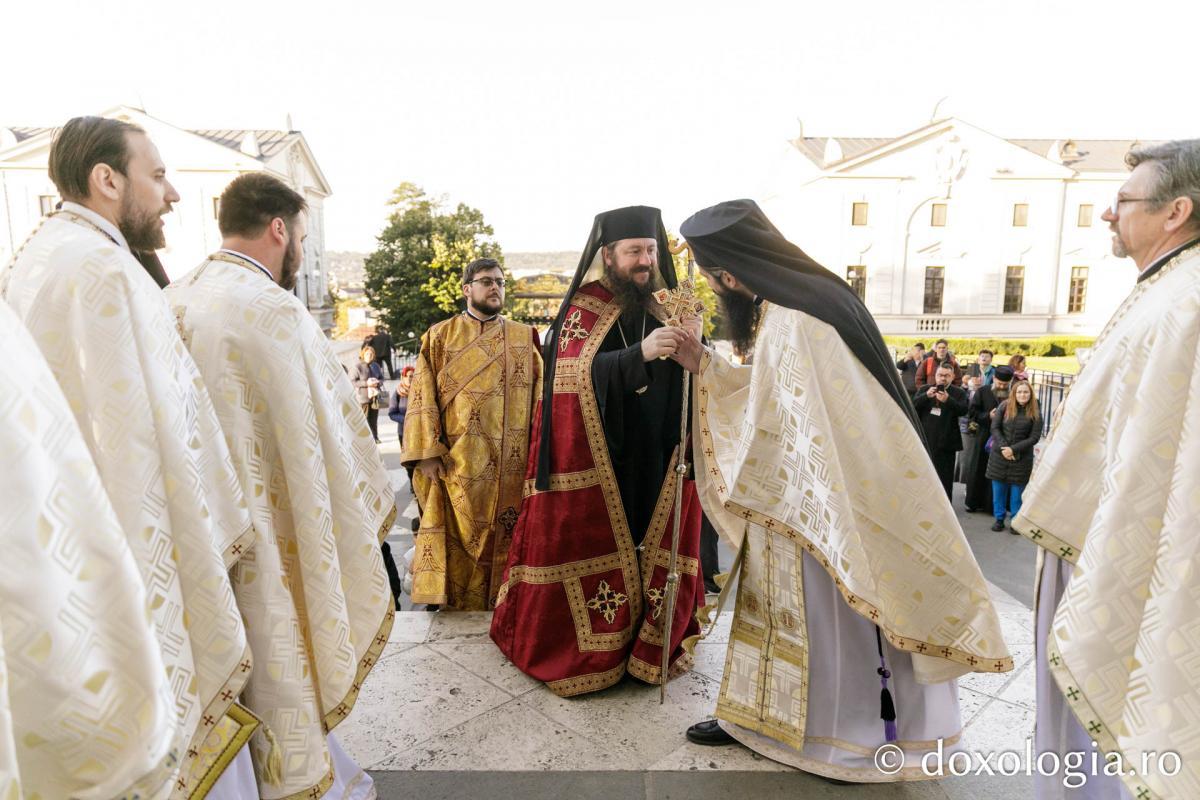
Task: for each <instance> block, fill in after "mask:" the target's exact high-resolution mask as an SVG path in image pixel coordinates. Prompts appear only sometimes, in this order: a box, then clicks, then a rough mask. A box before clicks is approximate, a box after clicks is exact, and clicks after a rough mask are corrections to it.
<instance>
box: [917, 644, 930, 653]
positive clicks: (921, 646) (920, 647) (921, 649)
mask: <svg viewBox="0 0 1200 800" xmlns="http://www.w3.org/2000/svg"><path fill="white" fill-rule="evenodd" d="M927 649H928V648H927V647H926V646H925V643H924V642H921V643H920V644H919V645H917V652H918V653H924V652H925V651H926V650H927Z"/></svg>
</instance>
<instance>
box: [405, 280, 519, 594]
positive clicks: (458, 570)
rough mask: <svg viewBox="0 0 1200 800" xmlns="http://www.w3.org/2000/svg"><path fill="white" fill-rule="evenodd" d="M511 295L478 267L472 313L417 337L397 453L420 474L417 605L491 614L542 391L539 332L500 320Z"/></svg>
mask: <svg viewBox="0 0 1200 800" xmlns="http://www.w3.org/2000/svg"><path fill="white" fill-rule="evenodd" d="M504 285H505V280H504V270H503V269H502V268H501V267H500V264H499V262H497V261H496V260H495V259H491V258H478V259H476V260H474V261H472V262H471V263H470V264H468V265H467V267H466V269H465V270H464V271H463V279H462V292H463V297H464V298H465V299H466V304H467V308H466V311H464V312H463V313H461V314H459V315H458V316H456V317H452V318H451V319H448V320H445V321H443V322H439V323H438V324H436V325H434V326H433V327H432V328H430V329H429V330H428V331H426V333H425V335H424V336H422V337H421V352H420V355H419V356H418V358H417V366H416V371H415V372H414V373H413V379H412V388H411V389H410V390H409V395H408V411H407V413H406V414H405V421H404V445H403V449H402V450H401V453H400V459H401V461H402V462H403V463H404V466H406V467H410V466H415V467H416V468H417V469H416V471H415V472H414V473H413V489H414V491H415V493H416V496H417V499H418V500H419V501H420V504H421V512H422V513H421V526H420V529H419V530H418V531H417V535H416V543H415V547H416V552H415V553H414V556H413V561H412V582H413V588H412V600H413V602H414V603H425V604H427V605H428V606H431V607H433V606H436V607H445V608H447V609H457V610H462V611H482V610H486V609H490V608H493V607H494V606H495V604H496V592H497V591H498V590H499V588H500V578H501V574H502V573H503V572H504V565H505V563H506V562H507V560H508V547H509V543H510V542H511V541H512V530H513V527H514V526H515V525H516V522H517V512H518V510H519V509H520V507H521V493H522V490H523V488H524V483H525V463H526V460H527V458H528V455H529V424H530V420H531V419H532V417H533V406H534V403H535V402H536V399H537V397H538V394H539V392H541V381H542V358H541V355H540V353H539V350H540V344H539V342H538V335H537V331H536V330H535V329H534V328H532V327H531V326H529V325H523V324H521V323H519V322H513V321H512V320H510V319H506V318H504V317H503V316H501V315H500V311H501V309H502V308H503V307H504Z"/></svg>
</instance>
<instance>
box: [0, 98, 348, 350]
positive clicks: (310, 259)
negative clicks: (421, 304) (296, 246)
mask: <svg viewBox="0 0 1200 800" xmlns="http://www.w3.org/2000/svg"><path fill="white" fill-rule="evenodd" d="M103 116H105V117H113V118H116V119H121V120H125V121H127V122H131V123H133V124H135V125H138V126H140V127H141V128H143V129H145V130H146V132H147V133H148V134H149V136H150V138H151V139H152V140H153V141H154V144H155V145H156V146H157V147H158V150H159V153H160V154H161V155H162V158H163V163H165V164H166V165H167V176H168V178H169V179H170V181H171V183H172V184H174V186H175V188H176V189H177V190H178V191H179V196H180V201H179V202H178V203H177V204H176V205H175V207H174V209H173V211H172V212H171V213H170V214H168V215H167V216H166V217H165V218H164V220H165V223H166V228H165V235H166V240H167V246H166V247H165V248H164V249H162V250H160V251H159V256H160V258H161V259H162V262H163V266H164V267H165V268H166V271H167V275H168V276H170V277H171V278H177V277H179V276H181V275H183V274H185V273H186V272H188V271H189V270H190V269H192V268H193V267H195V266H196V265H197V264H199V263H200V262H201V261H202V260H203V259H204V257H205V256H206V255H208V254H209V253H212V252H213V251H214V250H216V249H217V248H218V247H220V245H221V234H220V231H219V230H218V229H217V210H218V199H219V198H220V196H221V192H223V191H224V189H225V187H226V186H227V185H229V182H230V181H232V180H233V179H234V178H236V177H237V176H239V175H243V174H245V173H247V172H267V173H269V174H271V175H274V176H275V177H277V178H280V179H281V180H283V181H284V182H286V183H287V184H288V185H289V186H291V187H292V188H293V189H295V190H296V191H298V192H299V193H300V194H302V195H303V196H304V198H305V200H307V201H308V206H309V212H308V239H307V241H306V243H305V248H304V265H303V267H302V268H301V270H300V272H299V273H298V275H297V279H296V289H295V293H296V295H297V296H298V297H299V298H300V299H301V300H303V301H304V302H305V304H306V305H307V306H308V308H309V310H310V311H311V312H312V314H313V316H314V317H315V318H316V319H317V322H318V323H319V324H320V325H321V327H322V329H323V330H325V331H326V332H327V333H328V331H329V330H330V329H331V328H332V327H333V308H332V305H331V303H330V301H329V286H328V277H327V267H326V263H325V262H326V258H325V219H324V213H323V207H324V201H325V198H327V197H329V195H330V188H329V184H328V182H327V181H326V180H325V176H324V175H322V173H321V170H320V167H319V166H317V162H316V159H315V158H314V157H313V154H312V151H311V150H310V149H309V147H308V143H307V142H306V141H305V139H304V136H303V134H301V133H300V132H299V131H270V130H183V129H181V128H177V127H175V126H173V125H170V124H168V123H166V122H163V121H162V120H159V119H155V118H154V117H151V116H150V115H148V114H146V113H145V112H144V111H141V110H139V109H135V108H128V107H119V108H115V109H112V110H110V111H108V112H106V113H105V114H103ZM53 136H54V129H52V128H3V127H0V264H4V263H7V262H8V260H9V259H10V258H11V257H12V254H13V253H14V252H15V251H16V249H17V248H19V247H20V246H21V244H22V243H23V242H24V241H25V239H26V237H28V235H29V234H30V233H31V232H32V231H33V230H34V229H35V228H36V227H37V225H38V223H39V221H40V220H41V219H42V217H44V216H46V215H47V214H49V213H50V212H51V211H53V210H54V206H55V204H56V203H58V201H59V200H60V199H61V198H60V197H59V196H58V190H57V189H56V188H55V186H54V183H53V182H52V181H51V180H50V175H49V172H48V169H47V163H48V160H49V155H50V143H51V141H52V139H53Z"/></svg>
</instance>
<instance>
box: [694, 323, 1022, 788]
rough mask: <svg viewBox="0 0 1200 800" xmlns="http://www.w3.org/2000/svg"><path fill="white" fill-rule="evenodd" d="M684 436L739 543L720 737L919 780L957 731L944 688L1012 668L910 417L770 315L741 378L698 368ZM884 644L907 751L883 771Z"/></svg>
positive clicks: (865, 777) (712, 358)
mask: <svg viewBox="0 0 1200 800" xmlns="http://www.w3.org/2000/svg"><path fill="white" fill-rule="evenodd" d="M693 430H695V431H697V432H698V438H697V441H696V445H695V448H694V452H695V454H696V455H695V459H696V480H697V486H698V488H699V491H700V497H701V500H702V502H703V504H704V509H705V512H706V514H707V515H708V517H709V519H710V520H711V521H712V522H713V523H714V525H715V526H716V527H717V529H718V531H720V532H721V533H722V534H723V535H725V536H726V537H728V538H729V539H730V540H731V541H732V542H733V543H734V545H735V547H740V546H742V543H743V540H744V541H745V551H744V553H743V555H742V565H741V569H740V572H739V574H738V580H739V584H738V592H737V607H736V610H735V613H734V620H733V628H732V631H731V633H730V643H729V649H728V652H727V655H726V662H725V674H724V677H723V680H722V685H721V693H720V698H719V700H718V705H717V718H718V719H719V720H720V721H721V724H722V727H724V728H725V729H726V730H727V731H729V732H730V733H731V734H732V735H733V736H734V737H735V738H737V739H738V740H740V741H741V742H742V743H744V744H746V745H747V746H749V747H751V748H752V749H754V750H757V751H759V752H761V753H763V754H764V755H767V756H768V757H771V758H773V759H776V760H778V761H782V762H784V763H787V764H791V765H793V766H796V767H799V768H800V769H803V770H806V771H809V772H813V773H816V774H819V775H823V776H825V777H829V778H835V779H840V780H847V781H860V782H878V781H898V780H920V779H923V778H925V777H926V775H924V774H923V772H922V770H921V766H920V761H921V758H922V757H923V756H924V755H925V754H926V753H927V752H930V751H932V750H935V749H937V747H938V740H941V745H942V750H943V752H944V753H952V752H953V751H954V750H955V748H956V746H957V743H958V740H959V737H960V735H961V720H960V715H959V708H958V698H957V689H956V683H955V679H956V678H957V677H958V676H960V675H963V674H965V673H968V672H1004V671H1008V670H1011V669H1012V658H1011V657H1010V656H1009V653H1008V650H1007V648H1006V646H1005V644H1004V641H1003V638H1002V637H1001V633H1000V620H999V617H998V616H997V614H996V610H995V608H994V607H993V605H992V601H991V598H990V595H989V593H988V588H987V584H986V582H985V581H984V579H983V575H982V573H981V572H980V571H979V566H978V565H977V564H976V562H975V558H974V555H973V554H972V552H971V549H970V547H969V546H968V544H967V541H966V538H965V537H964V536H963V533H962V529H961V528H960V527H959V524H958V521H957V519H956V518H955V516H954V512H953V511H952V509H951V508H950V504H949V502H948V501H947V500H946V496H945V494H944V493H943V492H942V491H941V490H940V489H938V481H937V475H936V473H935V472H934V468H933V465H932V462H931V461H930V459H929V455H928V454H927V452H926V450H925V448H924V446H923V445H922V443H921V439H920V437H919V435H918V434H917V432H916V429H915V428H914V427H913V425H912V423H911V422H910V420H909V418H908V417H907V416H906V415H905V414H904V413H903V411H902V410H901V409H900V408H899V407H898V406H897V405H896V402H895V400H894V399H893V398H892V397H891V396H890V395H889V394H888V393H887V392H886V391H885V390H884V389H883V387H882V386H881V385H880V384H879V382H878V381H877V380H876V379H875V378H874V377H873V376H872V375H871V374H870V373H869V372H868V371H867V370H866V368H865V367H863V366H862V365H861V363H860V362H859V361H858V360H857V358H856V357H855V356H854V354H853V353H852V352H851V350H850V349H849V347H848V346H847V345H846V344H845V342H844V341H843V340H842V339H841V337H840V336H839V335H838V334H837V331H836V330H835V329H834V328H833V327H832V326H830V325H829V324H827V323H825V322H822V321H820V320H818V319H815V318H814V317H810V316H808V315H806V314H804V313H802V312H800V311H795V310H792V309H787V308H783V307H778V306H769V307H767V310H766V311H765V313H764V316H763V320H762V323H761V327H760V331H759V334H758V336H757V338H756V341H755V350H754V362H753V365H752V366H738V365H734V364H731V363H730V362H728V361H727V360H725V359H724V358H722V357H720V356H718V355H715V354H712V353H706V354H705V355H704V357H703V360H702V366H701V371H700V374H699V376H698V379H697V406H696V416H695V419H694V425H693ZM877 631H878V639H877ZM880 648H882V650H883V660H884V662H885V664H886V669H887V670H889V671H890V673H891V679H890V681H889V690H890V692H891V693H892V696H893V699H894V702H895V707H896V726H897V736H898V741H896V742H895V744H896V745H897V746H898V747H899V748H901V749H902V750H903V752H904V754H905V756H906V759H905V762H904V764H903V765H902V768H901V769H899V770H898V771H896V772H894V773H890V774H889V773H885V772H882V771H880V770H879V769H877V768H876V766H875V761H874V755H875V752H876V750H877V749H878V748H880V747H881V746H882V745H884V744H885V743H886V741H887V739H886V734H885V727H884V723H883V722H882V721H881V719H880V712H881V703H880V691H879V689H880V683H879V681H880V677H879V675H878V674H877V672H876V670H877V669H879V668H880V655H879V650H880Z"/></svg>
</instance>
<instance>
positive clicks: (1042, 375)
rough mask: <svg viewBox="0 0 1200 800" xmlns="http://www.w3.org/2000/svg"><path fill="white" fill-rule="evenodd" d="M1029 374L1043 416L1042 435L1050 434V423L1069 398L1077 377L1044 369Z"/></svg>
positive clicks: (1030, 383)
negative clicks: (1068, 395) (1064, 401)
mask: <svg viewBox="0 0 1200 800" xmlns="http://www.w3.org/2000/svg"><path fill="white" fill-rule="evenodd" d="M1026 372H1028V373H1029V385H1030V386H1032V387H1033V391H1034V393H1035V394H1036V395H1037V401H1038V410H1039V411H1040V412H1041V414H1042V435H1043V436H1045V435H1047V434H1049V433H1050V421H1051V420H1052V419H1054V412H1055V411H1056V410H1058V406H1059V404H1061V403H1062V401H1063V399H1064V398H1065V397H1066V396H1067V390H1068V389H1069V388H1070V387H1071V384H1072V383H1074V381H1075V376H1074V375H1070V374H1068V373H1066V372H1050V371H1049V370H1044V369H1031V370H1026Z"/></svg>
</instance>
